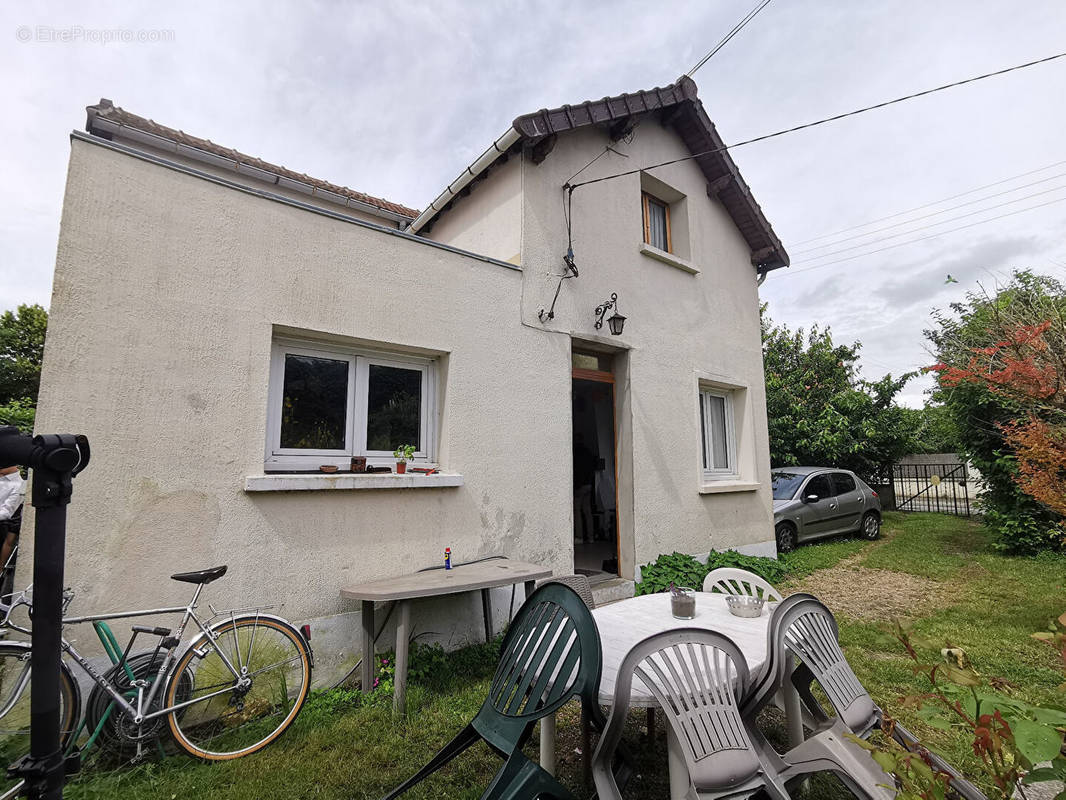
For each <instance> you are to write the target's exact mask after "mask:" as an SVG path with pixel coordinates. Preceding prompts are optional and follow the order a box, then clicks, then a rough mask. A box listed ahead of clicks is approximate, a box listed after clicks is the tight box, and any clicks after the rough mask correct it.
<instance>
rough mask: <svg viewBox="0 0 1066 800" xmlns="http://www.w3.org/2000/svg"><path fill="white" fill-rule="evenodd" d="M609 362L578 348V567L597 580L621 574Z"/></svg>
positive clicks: (575, 373)
mask: <svg viewBox="0 0 1066 800" xmlns="http://www.w3.org/2000/svg"><path fill="white" fill-rule="evenodd" d="M579 365H582V366H579ZM609 366H610V364H609V357H607V356H604V355H602V354H596V355H593V354H589V355H584V354H581V353H574V369H573V400H572V403H573V415H574V417H573V419H574V441H573V458H574V570H575V571H576V572H577V573H578V574H581V575H588V576H589V577H590V578H592V579H593V580H596V579H597V578H601V579H604V580H606V579H607V578H613V577H615V576H616V575H618V490H617V476H616V472H615V426H614V375H613V374H612V373H611V372H610V369H609ZM590 367H593V368H590ZM603 367H607V368H606V369H604V368H603Z"/></svg>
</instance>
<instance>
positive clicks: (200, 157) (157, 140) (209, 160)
mask: <svg viewBox="0 0 1066 800" xmlns="http://www.w3.org/2000/svg"><path fill="white" fill-rule="evenodd" d="M97 131H101V132H103V133H106V134H108V135H110V136H115V135H116V134H117V135H118V136H119V137H120V138H122V139H128V140H130V141H133V142H139V143H140V144H146V145H148V146H149V147H154V148H157V149H159V150H164V151H168V152H171V153H175V154H177V155H179V156H182V157H183V158H188V159H191V160H193V161H199V162H200V163H202V164H210V165H211V166H214V167H219V168H221V169H226V170H232V171H233V172H237V173H239V174H241V175H244V176H246V177H249V178H254V179H256V180H260V181H263V182H264V183H270V184H274V185H275V186H280V187H281V188H283V189H289V190H291V191H296V192H300V193H301V194H306V195H310V196H311V197H318V198H321V199H323V200H326V201H327V202H330V203H335V204H337V205H339V206H344V207H345V208H352V209H355V210H357V211H362V212H364V213H367V214H372V215H374V216H375V217H381V218H383V219H388V220H391V221H392V222H395V223H397V224H399V225H402V224H404V223H409V222H410V221H411V218H410V217H405V216H403V215H402V214H396V213H395V212H392V211H388V210H386V209H384V208H379V207H378V206H375V205H372V204H370V203H364V202H362V201H359V200H355V199H354V198H351V197H346V196H345V195H342V194H337V193H336V192H331V191H328V190H326V189H321V188H319V187H317V186H312V185H311V184H308V183H304V182H303V181H297V180H293V179H292V178H287V177H285V176H284V175H278V174H277V173H276V172H269V171H267V170H264V169H260V168H259V167H254V166H252V165H251V164H245V163H243V162H241V161H238V160H237V159H234V158H226V157H224V156H220V155H215V154H214V153H209V152H207V151H206V150H201V149H199V148H198V147H192V146H191V145H187V144H182V143H181V142H176V141H174V140H173V139H168V138H167V137H166V136H159V135H158V134H155V133H149V132H148V131H143V130H141V129H140V128H135V127H133V126H132V125H126V124H125V123H122V122H115V121H114V120H110V119H105V118H103V117H101V116H100V115H99V114H96V115H94V116H93V119H92V130H91V131H90V133H96V132H97Z"/></svg>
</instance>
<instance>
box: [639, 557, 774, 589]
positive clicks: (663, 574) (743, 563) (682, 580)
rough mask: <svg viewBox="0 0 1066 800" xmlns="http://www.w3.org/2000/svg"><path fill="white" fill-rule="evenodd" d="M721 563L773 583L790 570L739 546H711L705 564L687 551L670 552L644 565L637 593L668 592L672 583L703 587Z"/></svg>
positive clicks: (722, 565)
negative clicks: (746, 553)
mask: <svg viewBox="0 0 1066 800" xmlns="http://www.w3.org/2000/svg"><path fill="white" fill-rule="evenodd" d="M719 567H731V568H733V569H746V570H747V571H748V572H754V573H755V574H756V575H758V576H759V577H760V578H763V579H764V580H767V581H769V582H770V583H777V582H778V581H780V580H782V579H783V578H784V577H785V575H786V574H787V573H788V569H787V567H786V566H785V565H784V564H783V563H781V562H780V561H778V560H777V559H776V558H767V557H766V556H746V555H744V554H743V553H738V552H737V551H736V550H725V551H718V550H712V551H711V552H710V554H709V555H708V556H707V563H706V564H702V563H700V561H699V560H698V559H696V558H693V557H692V556H689V555H685V554H684V553H671V554H670V555H665V554H664V555H661V556H659V557H658V558H657V559H655V561H653V562H652V563H651V564H646V565H645V566H643V567H641V570H640V577H641V580H640V583H638V584H637V585H636V589H635V592H636V595H637V596H638V597H639V596H640V595H643V594H655V593H656V592H665V591H666V590H667V589H669V588H670V584H671V583H672V584H674V585H675V586H688V587H690V588H692V589H696V590H700V589H702V588H703V579H704V578H706V577H707V573H708V572H710V571H711V570H712V569H718V568H719Z"/></svg>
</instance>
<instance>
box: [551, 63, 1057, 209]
mask: <svg viewBox="0 0 1066 800" xmlns="http://www.w3.org/2000/svg"><path fill="white" fill-rule="evenodd" d="M1064 57H1066V53H1057V54H1055V55H1053V56H1047V57H1046V58H1040V59H1037V60H1036V61H1029V62H1026V63H1025V64H1016V65H1015V66H1013V67H1006V68H1005V69H999V70H996V71H995V72H986V73H984V74H983V75H975V76H974V77H972V78H965V79H964V80H960V81H954V82H953V83H945V84H944V85H943V86H936V87H933V88H932V89H924V90H923V91H920V92H914V93H913V94H908V95H904V96H903V97H897V98H895V99H894V100H886V101H884V102H883V103H876V104H875V105H872V106H865V107H864V108H858V109H856V110H854V111H848V112H845V113H843V114H836V115H834V116H832V117H825V118H823V119H819V120H815V121H814V122H805V123H803V124H802V125H795V126H793V127H791V128H785V129H784V130H780V131H774V132H773V133H766V134H763V135H762V136H756V137H755V138H753V139H745V140H744V141H742V142H736V143H735V144H727V145H723V146H722V147H717V148H715V149H713V150H706V151H704V152H702V153H694V154H693V155H690V156H683V157H681V158H673V159H670V160H669V161H662V162H660V163H658V164H651V165H649V166H646V167H640V168H638V169H630V170H626V171H625V172H617V173H615V174H614V175H604V176H603V177H600V178H591V179H589V180H587V181H581V182H580V183H573V184H568V185H567V186H566V188H569V189H576V188H577V187H579V186H588V185H589V184H592V183H600V182H601V181H609V180H612V179H614V178H622V177H625V176H626V175H635V174H637V173H638V172H645V171H647V170H650V169H656V168H658V167H665V166H669V165H670V164H677V163H680V162H682V161H691V160H692V159H694V158H702V157H703V156H710V155H714V154H715V153H722V152H725V151H726V150H732V149H735V148H737V147H743V146H744V145H748V144H755V142H763V141H766V140H767V139H773V138H776V137H778V136H784V135H786V134H789V133H795V132H797V131H802V130H806V129H807V128H814V127H817V126H819V125H825V124H826V123H828V122H836V121H837V120H841V119H845V118H846V117H854V116H856V115H857V114H864V113H866V112H867V111H874V110H876V109H879V108H885V107H886V106H891V105H895V104H896V103H902V102H904V101H906V100H913V99H914V98H916V97H924V96H925V95H927V94H933V93H935V92H942V91H944V90H945V89H953V88H955V87H956V86H963V85H965V84H967V83H974V82H975V81H981V80H984V79H985V78H994V77H996V76H997V75H1005V74H1007V73H1008V72H1016V71H1017V70H1020V69H1026V68H1028V67H1035V66H1036V65H1038V64H1045V63H1047V62H1048V61H1054V60H1056V59H1059V58H1064Z"/></svg>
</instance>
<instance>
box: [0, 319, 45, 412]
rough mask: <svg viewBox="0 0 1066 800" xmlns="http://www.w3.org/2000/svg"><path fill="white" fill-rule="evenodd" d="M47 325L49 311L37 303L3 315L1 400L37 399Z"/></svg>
mask: <svg viewBox="0 0 1066 800" xmlns="http://www.w3.org/2000/svg"><path fill="white" fill-rule="evenodd" d="M47 329H48V312H47V311H45V310H44V309H43V308H41V306H38V305H32V306H30V305H21V306H19V307H18V310H17V311H14V312H12V311H5V312H4V313H3V315H0V403H7V402H8V401H10V400H22V399H25V398H29V399H31V400H33V401H34V402H36V401H37V391H38V389H39V388H40V385H41V361H42V359H43V358H44V336H45V332H46V331H47Z"/></svg>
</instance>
